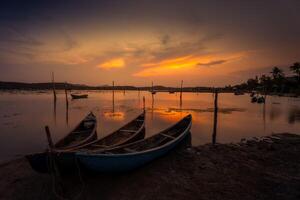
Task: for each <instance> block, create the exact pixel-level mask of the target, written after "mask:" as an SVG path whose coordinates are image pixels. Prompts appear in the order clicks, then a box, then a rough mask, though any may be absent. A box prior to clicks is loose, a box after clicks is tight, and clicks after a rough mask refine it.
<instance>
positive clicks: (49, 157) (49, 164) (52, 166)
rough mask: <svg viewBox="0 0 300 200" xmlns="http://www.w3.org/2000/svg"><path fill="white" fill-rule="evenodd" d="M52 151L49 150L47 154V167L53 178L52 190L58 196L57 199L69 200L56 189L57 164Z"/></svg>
mask: <svg viewBox="0 0 300 200" xmlns="http://www.w3.org/2000/svg"><path fill="white" fill-rule="evenodd" d="M52 156H53V155H52V153H51V152H48V154H47V167H48V170H49V173H50V175H51V180H52V191H53V193H54V195H55V196H56V198H57V199H61V200H67V199H66V198H65V197H63V196H61V195H60V194H59V193H58V192H57V191H56V166H55V160H54V159H53V158H52Z"/></svg>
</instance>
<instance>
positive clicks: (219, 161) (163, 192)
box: [0, 134, 300, 200]
mask: <svg viewBox="0 0 300 200" xmlns="http://www.w3.org/2000/svg"><path fill="white" fill-rule="evenodd" d="M0 177H1V178H0V199H32V200H34V199H58V197H57V196H56V195H55V194H54V192H53V184H52V183H53V182H52V179H51V176H49V175H44V174H38V173H36V172H34V171H33V170H32V169H31V168H30V166H29V165H28V163H27V162H26V160H25V159H18V160H15V161H11V162H9V163H6V164H2V165H1V166H0ZM81 177H82V182H81V181H80V178H79V176H78V173H77V174H75V175H72V176H68V177H66V176H65V177H63V188H64V195H65V197H67V199H101V200H106V199H128V200H129V199H145V200H148V199H166V200H171V199H230V200H235V199H239V200H240V199H243V200H248V199H249V200H250V199H272V200H276V199H278V200H279V199H280V200H282V199H295V200H296V199H300V136H299V135H293V134H276V135H275V136H272V137H264V138H259V139H253V140H249V141H241V142H240V143H237V144H218V145H215V146H212V145H203V146H199V147H193V148H187V147H182V148H178V149H176V150H175V151H173V152H171V153H169V154H168V155H167V156H165V157H163V158H160V159H158V160H155V161H154V162H152V163H150V164H148V165H146V166H145V167H142V168H140V169H139V170H136V171H134V172H130V173H126V174H119V175H109V174H98V175H94V174H88V173H82V175H81ZM78 195H79V196H78Z"/></svg>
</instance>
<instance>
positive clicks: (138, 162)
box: [76, 124, 191, 172]
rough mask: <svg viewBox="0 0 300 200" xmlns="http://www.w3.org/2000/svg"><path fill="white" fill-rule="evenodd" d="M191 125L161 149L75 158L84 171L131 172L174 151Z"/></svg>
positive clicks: (83, 153) (85, 155)
mask: <svg viewBox="0 0 300 200" xmlns="http://www.w3.org/2000/svg"><path fill="white" fill-rule="evenodd" d="M190 128H191V124H190V125H189V126H188V128H187V129H186V130H185V131H184V132H183V133H182V134H181V135H180V137H178V138H176V139H175V140H174V141H173V142H172V143H170V144H168V145H166V146H164V147H163V148H160V149H157V150H154V151H148V152H142V153H136V154H135V153H132V154H116V155H110V154H96V155H95V154H92V155H89V154H88V153H86V152H78V153H76V157H77V159H78V161H79V163H80V164H81V165H82V166H83V167H84V168H86V169H88V170H92V171H96V172H124V171H131V170H134V169H136V168H139V167H141V166H143V165H145V164H147V163H149V162H151V161H153V160H154V159H156V158H159V157H161V156H163V155H165V154H167V153H168V152H169V151H171V150H172V149H174V148H175V147H176V146H177V145H178V144H179V143H181V142H182V141H183V140H184V139H185V138H186V137H187V136H188V134H189V131H190Z"/></svg>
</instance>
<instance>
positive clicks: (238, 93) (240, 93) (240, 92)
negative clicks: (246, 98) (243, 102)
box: [234, 90, 245, 95]
mask: <svg viewBox="0 0 300 200" xmlns="http://www.w3.org/2000/svg"><path fill="white" fill-rule="evenodd" d="M244 94H245V93H244V92H243V91H240V90H237V91H235V92H234V95H244Z"/></svg>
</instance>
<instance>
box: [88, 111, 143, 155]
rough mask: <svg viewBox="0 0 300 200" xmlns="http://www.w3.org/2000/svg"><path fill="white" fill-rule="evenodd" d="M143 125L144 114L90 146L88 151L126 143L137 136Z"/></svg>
mask: <svg viewBox="0 0 300 200" xmlns="http://www.w3.org/2000/svg"><path fill="white" fill-rule="evenodd" d="M143 123H144V115H143V114H142V115H140V116H138V117H137V118H136V119H135V120H133V121H131V122H129V123H128V124H126V125H125V126H123V127H122V128H121V129H119V130H117V131H115V132H114V133H112V134H110V135H108V136H106V137H104V138H102V139H100V140H98V141H97V142H96V143H94V144H92V145H90V146H88V147H87V149H89V150H97V149H103V148H108V147H112V146H116V145H119V144H122V143H123V142H124V141H127V140H128V139H131V138H132V137H134V136H135V135H136V134H137V131H138V130H139V129H140V128H141V126H142V125H143Z"/></svg>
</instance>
